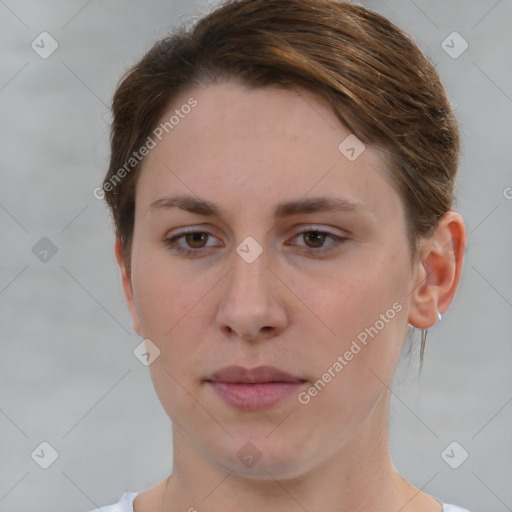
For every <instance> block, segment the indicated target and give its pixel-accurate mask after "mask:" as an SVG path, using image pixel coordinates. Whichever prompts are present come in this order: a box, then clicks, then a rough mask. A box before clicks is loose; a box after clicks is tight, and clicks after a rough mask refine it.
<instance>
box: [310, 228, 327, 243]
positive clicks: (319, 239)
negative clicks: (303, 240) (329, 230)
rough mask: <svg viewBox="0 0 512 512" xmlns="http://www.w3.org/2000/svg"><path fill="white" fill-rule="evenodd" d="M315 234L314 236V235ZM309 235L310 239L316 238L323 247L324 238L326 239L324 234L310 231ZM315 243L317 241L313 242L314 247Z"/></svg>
mask: <svg viewBox="0 0 512 512" xmlns="http://www.w3.org/2000/svg"><path fill="white" fill-rule="evenodd" d="M313 233H314V235H313ZM308 235H309V238H311V237H312V238H315V237H316V242H320V245H322V241H323V237H324V235H323V234H321V233H319V232H318V231H310V232H309V233H308ZM312 235H313V236H312ZM314 243H315V240H313V245H314Z"/></svg>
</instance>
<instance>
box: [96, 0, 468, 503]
mask: <svg viewBox="0 0 512 512" xmlns="http://www.w3.org/2000/svg"><path fill="white" fill-rule="evenodd" d="M113 114H114V118H113V124H112V137H111V143H112V153H111V161H110V168H109V170H108V173H107V176H106V177H105V181H104V184H103V191H102V193H103V192H104V193H105V197H106V200H107V203H108V205H109V206H110V208H111V210H112V213H113V219H114V224H115V229H116V242H115V254H116V258H117V261H118V264H119V267H120V271H121V279H122V286H123V290H124V294H125V298H126V301H127V305H128V309H129V311H130V314H131V317H132V324H133V328H134V329H135V331H136V332H137V333H138V334H139V335H140V336H141V337H142V338H143V339H144V342H145V347H146V352H145V353H144V354H143V356H144V357H145V358H146V360H147V363H148V365H149V367H150V371H151V376H152V380H153V384H154V386H155V390H156V393H157V395H158V397H159V399H160V401H161V403H162V405H163V407H164V409H165V411H166V412H167V414H168V415H169V417H170V419H171V420H172V422H173V426H174V429H173V447H174V451H173V453H174V458H173V471H172V474H171V475H170V476H169V477H168V478H167V479H166V480H164V481H162V482H160V483H158V484H157V485H155V486H154V487H151V488H149V489H146V490H143V491H141V492H139V493H128V492H127V493H125V494H124V495H123V497H122V498H121V500H120V501H119V502H118V503H117V504H115V505H112V506H110V507H103V508H102V510H103V511H107V512H114V511H116V512H121V511H122V512H150V511H151V512H156V511H175V510H176V511H178V510H184V511H185V510H188V511H194V510H197V511H199V512H201V511H208V512H217V511H221V510H222V511H228V510H244V511H265V512H272V511H279V512H287V511H299V510H307V511H323V510H336V511H342V512H346V511H347V512H348V511H350V512H357V511H369V510H380V511H399V510H400V511H401V512H413V511H414V512H440V511H444V512H455V511H459V512H460V511H463V510H464V509H461V508H459V507H457V506H455V505H449V504H446V503H442V500H440V499H436V498H435V497H432V496H429V495H428V494H426V493H424V492H422V491H421V490H419V489H417V488H416V487H414V486H413V485H412V484H411V483H409V482H408V481H407V480H406V479H405V478H404V477H402V476H401V475H400V474H399V473H398V472H397V471H396V469H395V468H394V466H393V464H392V461H391V458H390V453H389V443H388V410H389V399H390V393H391V391H390V387H391V383H392V379H393V373H394V370H395V368H396V365H397V362H398V360H399V358H400V354H401V352H402V348H403V345H404V343H405V340H406V337H407V334H408V332H409V330H410V328H411V327H415V328H419V329H421V330H422V331H423V333H424V334H425V333H426V330H427V329H428V328H429V327H431V326H433V325H434V324H435V323H436V322H437V320H438V318H439V316H440V314H442V313H444V312H445V311H446V310H447V309H448V307H449V306H450V304H451V302H452V300H453V298H454V296H455V293H456V290H457V287H458V284H459V281H460V277H461V272H462V266H463V256H464V247H465V242H466V234H465V227H464V222H463V219H462V218H461V216H460V215H459V214H457V213H456V212H454V211H452V210H451V208H452V205H453V201H454V197H453V185H454V179H455V173H456V170H457V162H458V150H459V136H458V129H457V123H456V120H455V118H454V116H453V113H452V111H451V108H450V104H449V102H448V101H447V98H446V96H445V92H444V90H443V87H442V85H441V83H440V80H439V77H438V74H437V72H436V70H435V69H434V67H433V66H432V64H431V63H430V62H429V61H428V60H427V59H426V58H425V56H424V55H423V54H422V53H421V51H420V50H419V49H418V47H417V46H416V45H415V44H414V43H413V42H412V41H411V39H409V38H408V36H406V35H405V34H404V33H403V32H401V31H400V30H399V29H398V28H397V27H395V26H394V25H392V24H391V23H390V22H389V21H388V20H386V19H385V18H383V17H381V16H380V15H377V14H375V13H373V12H371V11H368V10H366V9H364V8H362V7H358V6H355V5H352V4H350V3H345V2H336V1H331V0H288V1H283V0H242V1H236V2H229V3H225V4H223V5H221V6H219V7H217V8H216V9H215V10H214V11H213V12H211V13H210V14H208V15H206V16H204V17H203V18H202V19H201V20H199V21H198V22H197V23H196V25H195V26H194V27H192V28H189V29H187V30H185V29H180V30H178V31H177V32H176V33H175V34H173V35H172V36H171V37H169V38H166V39H164V40H162V41H160V42H158V43H157V44H156V45H155V46H154V47H153V48H152V49H151V50H150V51H149V52H148V54H147V55H146V56H145V57H144V58H143V59H142V60H141V61H140V62H139V63H138V64H137V65H136V66H135V67H134V68H133V69H132V70H131V71H130V72H129V73H128V74H127V75H126V76H125V77H124V79H123V81H122V83H121V84H120V86H119V87H118V89H117V91H116V93H115V97H114V101H113ZM424 342H425V337H423V339H422V349H423V346H424ZM421 355H423V350H421Z"/></svg>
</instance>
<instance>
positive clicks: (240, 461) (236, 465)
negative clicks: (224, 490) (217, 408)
mask: <svg viewBox="0 0 512 512" xmlns="http://www.w3.org/2000/svg"><path fill="white" fill-rule="evenodd" d="M272 436H274V434H272V435H271V437H272ZM210 447H211V445H210ZM306 450H308V447H307V445H306V443H305V442H300V441H298V440H292V439H290V438H289V437H288V438H287V439H285V438H283V437H280V436H278V435H277V433H276V434H275V437H274V438H273V439H272V438H269V437H268V431H265V433H263V434H261V435H259V436H258V435H252V436H249V435H247V434H246V435H235V436H233V437H232V438H229V440H227V443H226V445H224V446H219V447H218V450H215V451H216V452H217V453H211V454H210V456H211V457H212V459H213V460H214V461H215V462H216V463H217V464H218V465H219V466H221V467H222V468H223V469H225V470H226V471H230V472H232V473H234V474H235V475H238V476H241V477H244V478H250V479H254V480H261V481H269V480H276V479H279V480H287V479H294V478H298V477H300V476H302V475H303V474H304V473H305V472H307V471H308V469H309V468H310V466H311V467H313V461H312V459H313V458H314V456H312V457H308V456H307V453H306ZM309 451H311V452H312V454H314V453H315V452H316V453H318V450H314V449H312V447H309Z"/></svg>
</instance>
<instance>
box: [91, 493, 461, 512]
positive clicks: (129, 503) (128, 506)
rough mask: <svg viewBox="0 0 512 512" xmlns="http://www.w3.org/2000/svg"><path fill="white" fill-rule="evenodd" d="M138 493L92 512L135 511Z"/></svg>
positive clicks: (447, 511)
mask: <svg viewBox="0 0 512 512" xmlns="http://www.w3.org/2000/svg"><path fill="white" fill-rule="evenodd" d="M137 494H139V493H138V492H125V493H124V494H123V495H122V496H121V499H120V500H119V501H118V502H117V503H114V504H113V505H107V506H106V507H101V509H99V508H95V509H94V510H91V511H90V512H134V510H133V500H134V499H135V496H137ZM443 512H469V510H466V509H465V508H461V507H458V506H457V505H450V504H448V503H443Z"/></svg>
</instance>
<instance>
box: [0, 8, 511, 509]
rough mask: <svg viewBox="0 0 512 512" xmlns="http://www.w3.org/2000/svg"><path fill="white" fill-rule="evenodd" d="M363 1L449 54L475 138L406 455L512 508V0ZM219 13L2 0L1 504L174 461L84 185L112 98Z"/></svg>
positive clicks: (102, 494) (448, 77) (33, 504)
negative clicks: (458, 272) (156, 51)
mask: <svg viewBox="0 0 512 512" xmlns="http://www.w3.org/2000/svg"><path fill="white" fill-rule="evenodd" d="M362 3H363V4H364V5H366V6H368V7H370V8H374V9H375V10H377V11H379V12H381V13H383V14H384V15H386V16H388V17H389V18H390V19H391V20H392V21H394V22H396V23H397V24H398V25H399V26H401V27H403V28H405V29H406V30H407V31H408V32H409V33H410V34H411V35H413V37H415V39H416V40H417V41H418V43H419V44H420V46H421V48H422V49H424V50H425V51H426V52H427V53H428V54H429V55H430V56H431V57H432V58H433V60H434V61H435V62H436V63H437V65H438V67H439V71H440V73H441V77H442V79H443V81H444V83H445V85H446V88H447V91H448V95H449V98H450V101H451V103H452V104H453V105H454V106H455V107H456V108H457V111H458V115H459V119H460V122H461V128H462V135H463V139H464V140H463V143H464V147H463V157H462V162H461V166H460V171H459V176H458V182H457V193H458V197H459V201H458V205H457V209H458V211H459V212H460V213H461V214H462V215H463V216H464V218H465V220H466V224H467V230H468V235H469V244H468V252H467V255H466V262H465V270H464V275H463V278H462V282H461V285H460V289H459V291H458V294H457V296H456V298H455V300H454V302H453V304H452V306H451V307H450V309H449V310H448V312H447V313H446V315H445V316H444V318H443V320H442V322H441V323H439V324H437V325H436V326H435V327H434V328H433V329H431V330H430V331H429V335H428V340H427V350H426V354H425V365H424V369H423V372H422V373H421V375H419V376H418V368H417V364H416V361H417V359H418V358H417V352H415V353H414V354H413V358H412V360H409V359H407V358H404V361H403V363H402V364H401V366H400V369H399V372H398V374H397V379H396V385H395V388H394V395H393V400H392V407H391V418H390V426H391V447H392V453H393V456H394V461H395V465H396V467H397V468H398V470H399V471H400V472H401V473H402V474H403V475H405V476H406V477H407V478H408V479H409V480H411V481H412V482H413V483H414V484H415V485H417V486H418V487H420V488H424V490H425V491H426V492H429V493H431V494H433V495H435V496H436V497H438V498H440V499H442V500H444V501H446V502H451V503H457V504H459V505H461V506H465V507H467V508H470V510H472V511H474V512H476V511H482V512H491V511H506V510H512V486H511V485H510V484H511V479H512V434H511V431H512V429H511V425H512V422H511V420H512V403H511V401H512V382H511V380H512V379H511V371H510V362H511V360H512V358H511V356H512V346H511V344H510V342H509V340H510V331H511V327H512V325H511V324H512V321H511V319H512V315H511V307H512V287H511V274H512V267H511V264H510V262H511V261H512V250H511V248H512V243H511V236H510V233H511V219H512V216H511V210H512V200H510V199H507V196H508V197H511V193H512V189H510V188H507V187H511V186H512V175H511V172H510V162H511V156H512V155H511V150H510V147H511V135H512V129H511V123H512V115H511V113H512V112H511V111H512V83H511V81H512V76H511V75H512V74H511V72H510V62H512V55H511V54H512V45H511V42H512V41H511V39H512V38H511V35H510V20H511V19H512V2H511V1H510V0H500V1H496V0H485V1H484V0H481V1H480V0H479V1H476V0H474V1H467V0H457V1H445V0H443V1H440V0H439V1H432V0H431V1H427V0H415V1H414V2H413V1H412V0H410V1H409V0H397V1H391V0H387V1H383V2H374V1H368V2H362ZM207 8H208V5H207V4H206V3H205V2H197V3H193V2H186V1H176V0H173V1H170V0H167V1H153V2H135V1H133V0H125V1H122V0H110V1H104V2H99V1H98V0H96V1H89V2H85V1H83V0H75V1H68V2H57V1H46V2H42V1H41V2H35V1H15V0H0V15H1V16H2V20H3V22H2V31H1V32H0V38H1V48H2V50H1V51H2V59H1V67H0V70H1V72H0V73H1V74H0V109H1V112H2V115H3V122H2V124H1V128H0V129H1V134H0V140H1V143H2V172H3V175H2V187H1V189H0V220H1V226H2V252H1V280H0V311H1V316H2V331H1V332H2V343H1V357H0V365H1V367H0V377H1V385H0V433H1V437H0V460H1V461H2V462H1V467H2V470H1V473H0V511H10V512H21V511H24V512H25V511H52V512H59V511H62V512H64V511H66V512H73V511H76V512H78V511H85V510H90V509H92V508H94V507H96V506H99V505H105V504H108V503H112V502H114V501H117V500H118V499H119V497H120V496H121V494H122V493H123V492H124V491H126V490H130V491H138V490H142V489H144V488H146V487H149V486H151V485H153V484H155V483H156V482H159V481H160V480H162V479H163V478H165V477H166V476H167V475H168V474H169V472H170V470H171V468H172V462H171V459H172V445H171V424H170V420H169V419H168V417H167V416H166V414H165V412H164V411H163V409H162V408H161V406H160V403H159V402H158V399H157V397H156V395H155V393H154V391H153V388H152V384H151V379H150V376H149V370H148V369H147V368H146V367H145V366H143V365H142V364H141V363H140V362H139V361H138V359H136V358H135V357H134V355H133V350H134V348H135V347H136V346H137V345H138V344H139V343H140V340H139V339H138V337H137V336H136V335H135V333H134V332H132V330H131V327H130V320H129V316H128V313H127V311H126V308H125V304H124V301H123V297H122V293H121V287H120V284H119V277H118V271H117V267H116V265H115V260H114V257H113V252H112V244H113V235H112V231H111V229H110V220H109V216H108V212H107V211H106V208H105V206H104V204H103V203H102V202H101V201H99V200H97V199H95V198H94V196H93V194H92V191H93V189H94V188H95V187H97V186H99V185H100V184H101V180H102V176H103V174H104V171H105V169H106V166H107V158H108V146H107V143H108V121H109V119H110V115H109V111H108V105H109V102H110V100H111V97H112V94H113V91H114V87H115V85H116V83H117V81H118V79H119V77H120V75H121V74H122V72H124V71H125V70H126V69H127V67H128V66H130V65H131V64H133V63H134V62H135V60H136V59H138V58H140V57H141V56H142V55H143V54H144V52H145V51H147V50H148V49H149V48H150V47H151V45H152V44H153V43H154V42H155V41H156V40H157V39H158V38H160V37H162V36H164V35H165V34H166V32H167V31H168V30H169V29H171V28H172V27H173V26H175V25H176V24H177V23H180V22H183V21H185V20H186V19H188V18H190V16H192V15H197V14H199V13H200V12H202V11H205V9H207ZM43 31H48V32H49V33H50V34H51V36H52V37H53V38H54V39H55V40H56V41H57V43H58V45H59V46H58V48H57V50H56V51H55V52H54V53H53V54H52V55H51V56H49V57H48V58H46V59H43V58H41V57H40V56H39V55H38V54H37V53H36V52H35V51H34V50H33V49H32V48H31V42H32V41H33V40H34V39H35V40H36V42H37V41H40V38H39V39H36V38H37V37H38V36H39V34H40V33H41V32H43ZM453 31H457V32H459V33H460V34H461V36H462V37H463V38H464V39H465V40H467V41H468V42H469V48H468V49H467V50H466V51H465V52H464V53H463V54H462V55H461V56H460V57H458V58H456V59H454V58H452V57H450V56H449V55H448V54H447V53H446V52H445V51H444V50H443V49H442V47H441V43H442V41H443V40H445V38H446V37H447V36H448V35H449V34H450V33H451V32H453ZM39 44H41V43H39ZM457 45H458V43H457V44H456V45H455V49H457V48H460V46H457ZM45 48H46V49H48V48H49V46H48V43H45ZM42 237H47V238H48V239H50V240H51V242H52V243H53V244H54V245H55V248H56V249H57V252H56V254H55V255H53V256H52V253H51V252H49V253H48V255H47V256H46V259H47V261H40V258H42V257H43V256H44V254H41V253H40V252H39V253H38V251H41V250H43V249H44V247H43V249H41V247H40V246H36V249H35V250H34V252H35V253H36V254H34V252H33V247H34V245H35V244H36V243H37V242H38V241H39V240H40V239H41V238H42ZM40 244H43V245H44V244H48V242H44V241H43V242H40ZM37 256H39V257H37ZM418 335H419V333H418ZM418 339H419V336H418ZM411 361H412V362H411ZM43 441H46V442H48V443H50V444H51V445H52V446H53V447H54V449H55V450H56V451H57V453H58V458H57V459H56V461H55V462H54V463H53V464H52V465H51V466H50V467H49V468H48V469H42V468H41V467H40V466H39V465H38V464H37V463H36V462H35V460H38V461H39V462H41V461H42V460H43V459H44V457H48V456H49V451H48V450H47V449H46V452H45V451H44V449H43V453H44V454H45V455H44V457H43V456H41V455H40V457H39V458H37V456H34V459H35V460H34V459H33V458H32V457H31V453H32V452H33V451H34V450H35V449H36V448H38V447H39V445H40V443H41V442H43ZM453 441H457V442H458V443H459V445H460V446H461V447H462V448H459V447H456V449H455V450H454V452H453V457H452V461H453V460H454V461H455V462H457V460H460V458H461V457H462V454H463V452H462V449H464V450H466V451H467V452H468V453H469V458H468V459H467V460H466V461H465V462H464V463H463V464H462V465H460V467H458V468H457V469H452V468H451V467H450V466H449V465H448V464H447V463H446V462H445V461H444V460H443V458H442V457H441V453H442V452H443V450H444V449H445V448H446V447H447V446H448V445H449V444H450V443H451V442H453ZM36 453H39V454H41V451H40V448H39V451H37V450H36ZM451 454H452V453H451V452H450V455H451ZM46 460H49V459H46ZM452 464H454V462H452Z"/></svg>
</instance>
